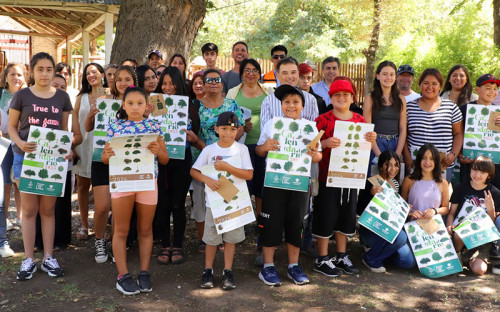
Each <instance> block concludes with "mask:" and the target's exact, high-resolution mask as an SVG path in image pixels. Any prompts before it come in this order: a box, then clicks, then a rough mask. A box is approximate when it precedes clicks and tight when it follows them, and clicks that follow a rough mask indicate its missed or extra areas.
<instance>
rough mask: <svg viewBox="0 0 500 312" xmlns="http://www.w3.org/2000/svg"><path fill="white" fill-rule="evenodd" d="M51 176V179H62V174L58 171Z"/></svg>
mask: <svg viewBox="0 0 500 312" xmlns="http://www.w3.org/2000/svg"><path fill="white" fill-rule="evenodd" d="M50 178H51V179H54V180H62V177H61V175H59V174H57V173H56V174H53V175H51V176H50Z"/></svg>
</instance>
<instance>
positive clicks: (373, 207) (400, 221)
mask: <svg viewBox="0 0 500 312" xmlns="http://www.w3.org/2000/svg"><path fill="white" fill-rule="evenodd" d="M409 211H410V205H408V203H407V202H406V201H405V200H404V199H403V198H402V197H401V195H399V194H398V193H397V192H396V191H395V190H394V189H393V188H392V187H391V185H390V184H389V183H387V182H386V181H383V182H382V193H377V194H375V196H373V198H372V200H371V201H370V203H369V204H368V206H366V209H365V211H363V213H362V214H361V216H360V217H359V219H358V222H359V224H361V225H362V226H364V227H365V228H367V229H368V230H370V231H372V232H373V233H375V234H377V235H378V236H380V237H382V238H383V239H385V240H386V241H388V242H389V243H393V242H394V240H395V239H396V237H397V236H398V235H399V233H400V232H401V230H402V229H403V225H404V223H405V221H406V218H407V217H408V213H409Z"/></svg>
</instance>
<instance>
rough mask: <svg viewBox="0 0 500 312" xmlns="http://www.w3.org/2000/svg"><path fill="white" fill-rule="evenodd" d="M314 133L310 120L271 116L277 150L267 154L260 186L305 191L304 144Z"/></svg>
mask: <svg viewBox="0 0 500 312" xmlns="http://www.w3.org/2000/svg"><path fill="white" fill-rule="evenodd" d="M317 134H318V129H317V128H316V124H315V123H314V122H312V121H309V120H305V119H297V120H294V119H291V118H285V117H274V118H273V120H272V138H273V139H275V140H277V141H279V150H276V151H270V152H269V153H267V165H266V176H265V178H264V186H266V187H273V188H279V189H286V190H295V191H301V192H307V191H308V189H309V178H310V176H311V156H309V155H308V154H307V152H308V151H309V149H307V144H309V143H310V142H311V141H312V140H314V138H315V137H316V135H317Z"/></svg>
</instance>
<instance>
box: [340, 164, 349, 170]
mask: <svg viewBox="0 0 500 312" xmlns="http://www.w3.org/2000/svg"><path fill="white" fill-rule="evenodd" d="M340 169H345V170H347V169H349V167H348V166H347V165H343V166H342V167H340Z"/></svg>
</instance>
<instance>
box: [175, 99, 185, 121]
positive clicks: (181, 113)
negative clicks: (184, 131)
mask: <svg viewBox="0 0 500 312" xmlns="http://www.w3.org/2000/svg"><path fill="white" fill-rule="evenodd" d="M181 101H182V100H181ZM182 102H184V101H182ZM180 103H181V102H179V105H180ZM184 103H185V102H184ZM177 116H179V118H184V117H186V114H184V113H183V112H178V113H177Z"/></svg>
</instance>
